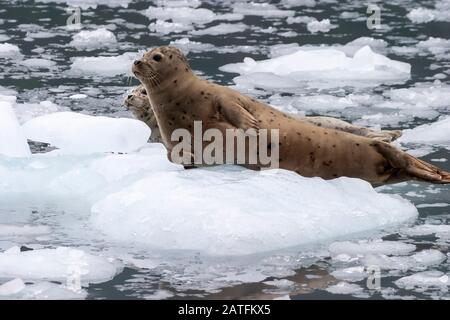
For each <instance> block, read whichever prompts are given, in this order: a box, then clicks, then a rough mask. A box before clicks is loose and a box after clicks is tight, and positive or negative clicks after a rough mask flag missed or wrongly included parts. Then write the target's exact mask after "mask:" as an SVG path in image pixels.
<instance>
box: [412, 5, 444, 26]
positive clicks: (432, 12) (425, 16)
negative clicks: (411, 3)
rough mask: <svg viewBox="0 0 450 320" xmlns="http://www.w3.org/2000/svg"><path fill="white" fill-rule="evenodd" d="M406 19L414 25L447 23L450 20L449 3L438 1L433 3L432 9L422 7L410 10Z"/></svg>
mask: <svg viewBox="0 0 450 320" xmlns="http://www.w3.org/2000/svg"><path fill="white" fill-rule="evenodd" d="M407 17H408V18H409V19H410V20H411V21H412V22H414V23H426V22H431V21H434V20H435V21H449V19H450V1H448V0H438V1H436V2H435V5H434V9H427V8H423V7H419V8H415V9H412V10H411V11H410V12H409V13H408V14H407Z"/></svg>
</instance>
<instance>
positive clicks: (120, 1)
mask: <svg viewBox="0 0 450 320" xmlns="http://www.w3.org/2000/svg"><path fill="white" fill-rule="evenodd" d="M131 1H132V0H37V2H43V3H51V2H53V3H60V4H66V5H68V6H71V7H80V8H81V9H89V8H94V9H95V8H97V6H98V5H105V6H108V7H124V8H126V7H128V4H129V3H130V2H131Z"/></svg>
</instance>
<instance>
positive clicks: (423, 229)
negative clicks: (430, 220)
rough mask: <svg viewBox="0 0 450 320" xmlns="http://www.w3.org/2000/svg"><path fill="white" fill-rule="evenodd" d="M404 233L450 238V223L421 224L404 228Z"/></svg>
mask: <svg viewBox="0 0 450 320" xmlns="http://www.w3.org/2000/svg"><path fill="white" fill-rule="evenodd" d="M402 233H403V234H406V235H409V236H427V235H435V236H436V237H438V238H441V239H447V240H450V225H447V224H421V225H417V226H414V227H412V228H407V229H404V230H402Z"/></svg>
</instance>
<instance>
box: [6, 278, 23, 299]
mask: <svg viewBox="0 0 450 320" xmlns="http://www.w3.org/2000/svg"><path fill="white" fill-rule="evenodd" d="M23 289H25V283H23V281H22V279H14V280H11V281H8V282H6V283H4V284H2V285H0V297H2V296H9V295H14V294H16V293H19V292H20V291H22V290H23Z"/></svg>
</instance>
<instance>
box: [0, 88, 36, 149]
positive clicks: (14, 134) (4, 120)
mask: <svg viewBox="0 0 450 320" xmlns="http://www.w3.org/2000/svg"><path fill="white" fill-rule="evenodd" d="M3 97H4V96H3ZM13 98H14V100H15V97H13ZM0 154H3V155H6V156H10V157H28V156H30V155H31V152H30V148H29V147H28V143H27V139H26V135H25V133H24V131H23V130H22V128H21V126H20V125H19V122H18V121H17V118H16V115H15V113H14V110H13V106H12V104H11V103H10V102H8V101H2V100H1V99H0Z"/></svg>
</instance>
